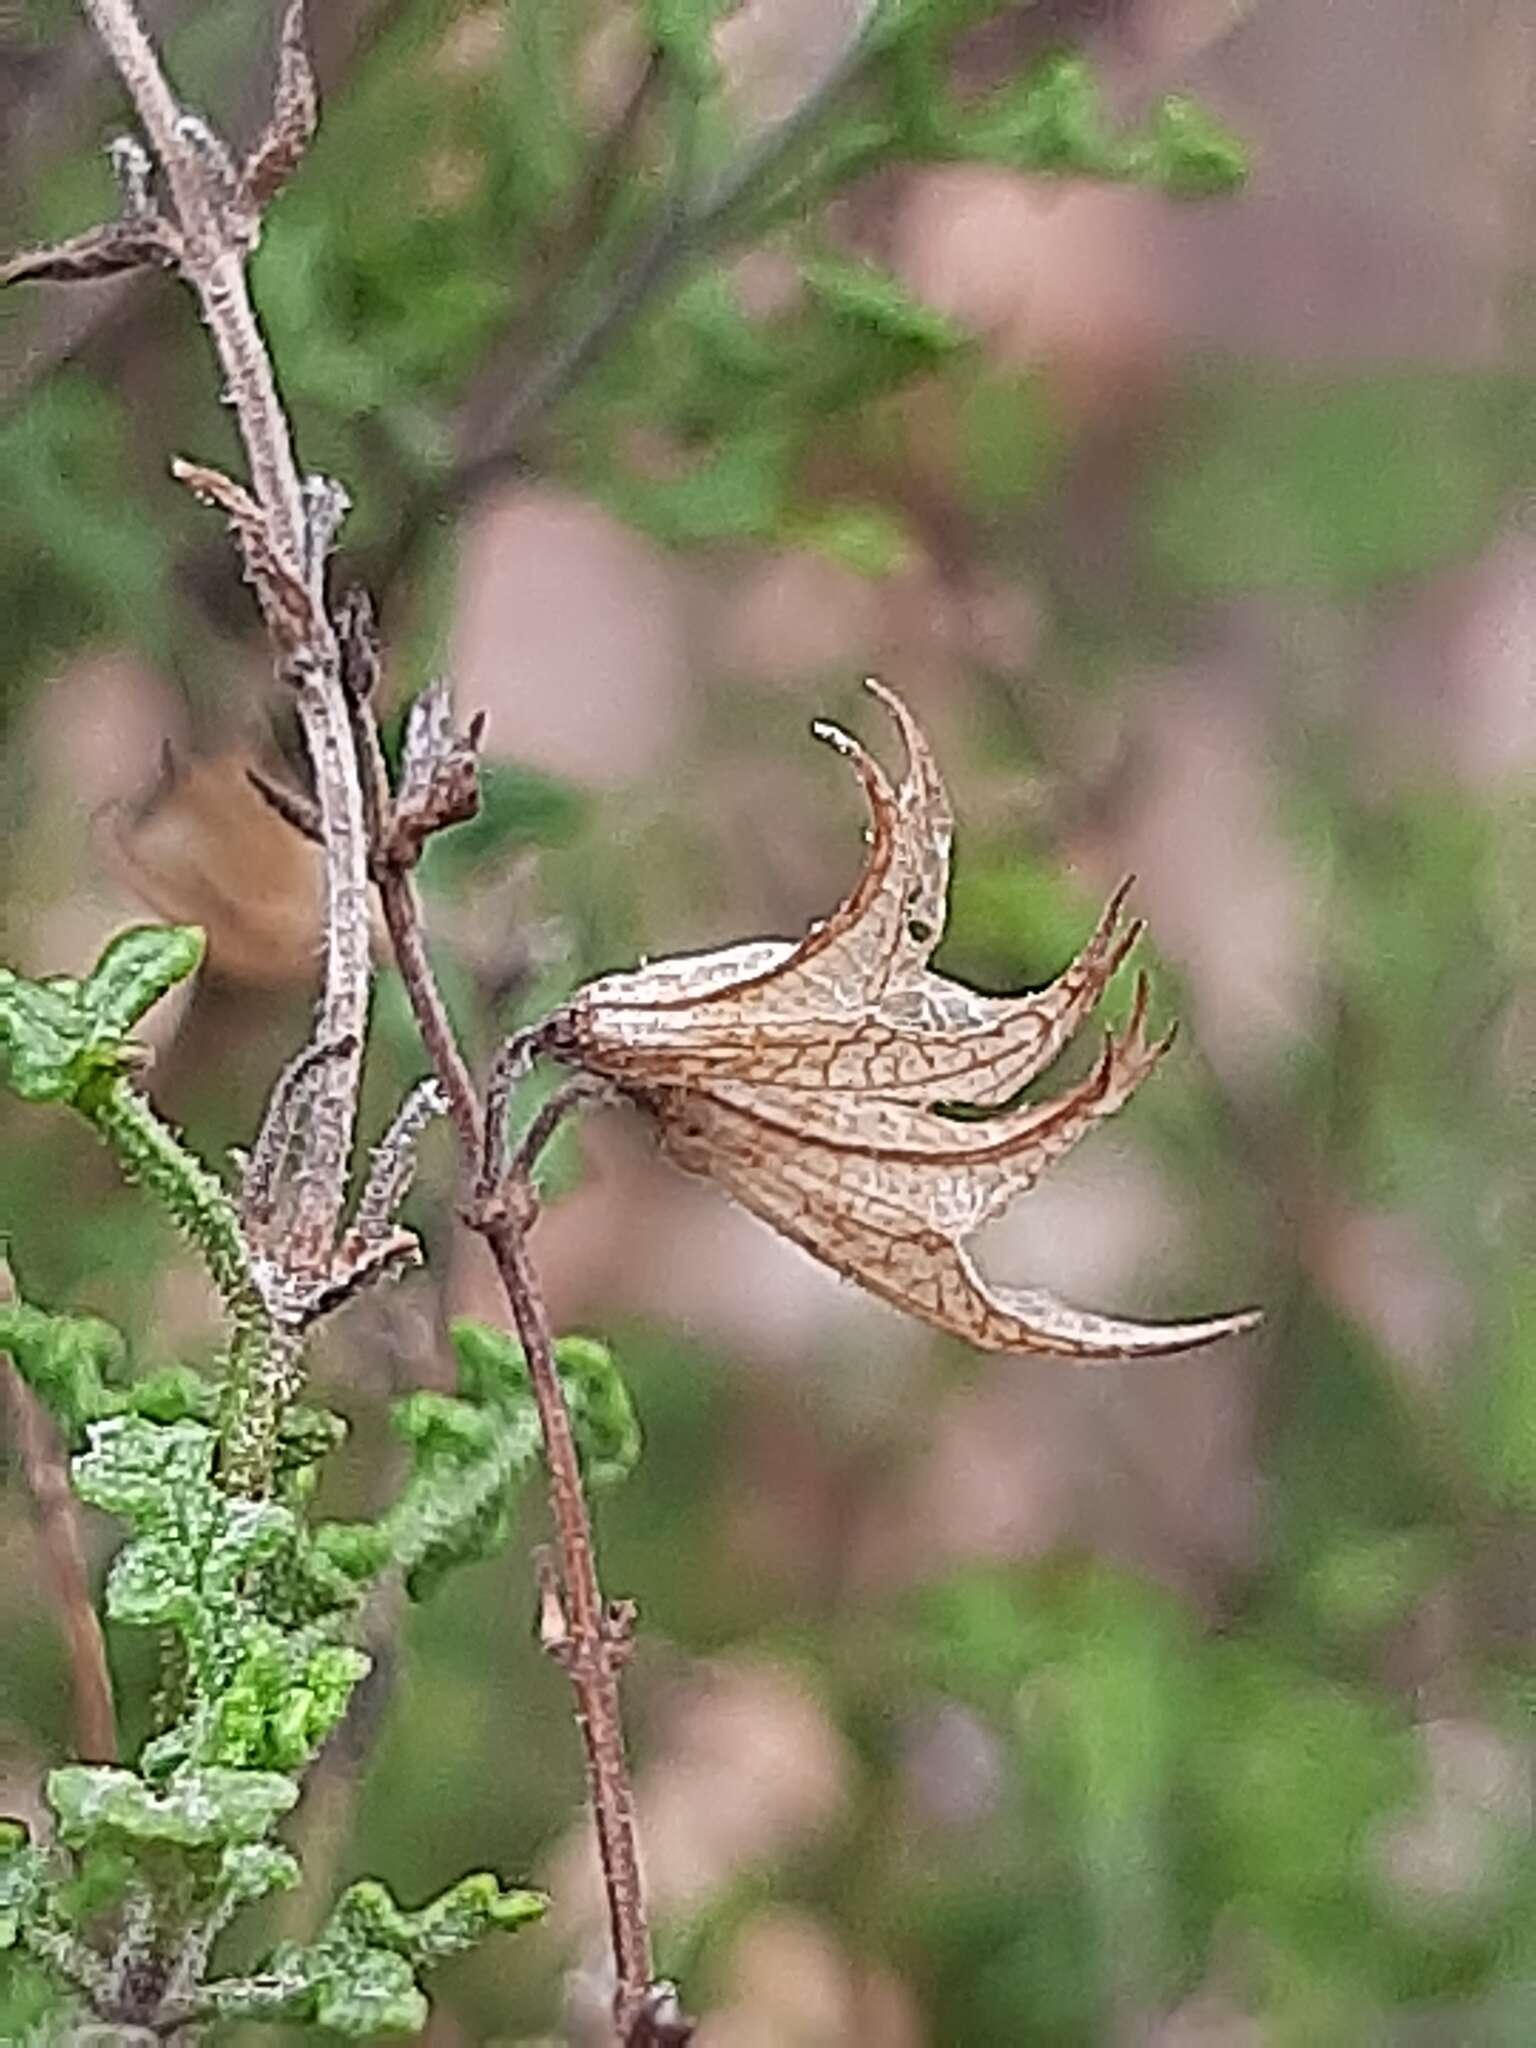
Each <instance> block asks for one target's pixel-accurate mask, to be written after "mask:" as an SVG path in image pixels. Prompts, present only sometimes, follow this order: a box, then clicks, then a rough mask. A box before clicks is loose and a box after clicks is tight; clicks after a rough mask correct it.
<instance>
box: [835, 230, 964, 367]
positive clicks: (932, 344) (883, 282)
mask: <svg viewBox="0 0 1536 2048" xmlns="http://www.w3.org/2000/svg"><path fill="white" fill-rule="evenodd" d="M800 275H801V277H802V278H803V279H804V281H805V286H806V289H807V291H808V292H809V293H810V295H811V297H812V298H813V299H814V300H815V301H816V303H817V304H818V305H820V306H821V307H823V308H824V309H825V310H826V311H827V312H828V313H830V314H831V315H832V316H833V317H834V318H835V319H836V320H838V321H840V322H843V323H845V324H846V325H847V326H849V327H851V328H852V329H853V330H854V331H855V332H857V333H859V334H861V335H868V336H877V337H878V338H879V339H880V340H881V341H884V342H894V343H897V344H899V345H900V346H901V347H902V348H904V349H907V350H910V351H911V353H912V355H913V356H914V357H915V358H926V359H927V360H928V361H930V362H933V363H938V362H942V361H943V360H944V359H945V358H946V357H947V356H951V355H953V354H954V353H955V352H956V350H957V349H962V348H964V347H965V346H966V342H967V337H966V335H965V333H964V331H963V330H962V329H961V328H959V327H957V326H956V325H955V323H954V322H953V321H952V320H950V319H949V318H947V317H946V315H944V314H943V313H940V312H937V311H936V310H935V309H934V308H933V307H932V306H925V305H924V304H923V302H922V300H921V299H917V298H914V297H913V296H912V294H911V292H909V291H908V290H907V288H906V286H905V285H904V284H903V283H902V282H901V280H900V278H898V277H896V276H895V275H894V274H893V273H892V272H890V271H888V270H882V269H880V268H879V266H878V265H877V264H873V263H856V262H852V261H850V260H849V259H848V258H847V257H842V256H818V257H814V258H812V259H811V260H810V261H808V262H805V263H802V264H801V266H800Z"/></svg>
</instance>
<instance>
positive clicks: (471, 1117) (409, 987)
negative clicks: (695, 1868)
mask: <svg viewBox="0 0 1536 2048" xmlns="http://www.w3.org/2000/svg"><path fill="white" fill-rule="evenodd" d="M379 889H380V897H381V900H382V903H383V909H384V920H385V923H386V925H387V926H388V928H389V934H390V939H391V941H392V943H393V946H394V951H395V958H396V960H397V962H398V963H399V967H400V973H401V977H402V979H403V980H404V982H405V987H406V992H407V994H408V996H409V998H410V1003H411V1008H412V1010H413V1012H414V1013H415V1017H416V1022H417V1026H418V1028H419V1030H420V1032H421V1035H422V1040H423V1043H424V1044H425V1045H426V1048H427V1051H428V1055H429V1057H430V1058H431V1061H432V1064H433V1067H434V1068H435V1070H436V1072H437V1076H438V1079H439V1081H440V1082H441V1083H442V1086H443V1090H444V1092H445V1094H446V1096H447V1098H448V1106H449V1114H450V1116H451V1118H452V1120H453V1125H454V1129H455V1131H456V1132H457V1134H458V1139H459V1147H460V1151H461V1153H462V1155H463V1170H464V1179H465V1184H466V1186H469V1187H471V1188H472V1187H474V1186H475V1185H476V1183H477V1182H478V1180H479V1178H480V1169H481V1160H482V1152H483V1141H484V1111H483V1109H482V1107H481V1103H480V1099H479V1095H478V1093H477V1091H476V1088H475V1084H474V1082H473V1080H472V1079H471V1077H470V1073H469V1069H468V1067H467V1066H466V1065H465V1063H464V1058H463V1055H462V1053H461V1052H460V1050H459V1045H458V1040H457V1038H456V1037H455V1035H454V1030H453V1025H452V1023H451V1021H450V1019H449V1017H448V1012H447V1008H446V1006H445V1004H444V1002H443V997H442V991H441V990H440V988H439V987H438V985H437V980H436V977H435V976H434V974H433V972H432V967H431V963H430V961H429V959H428V957H427V949H426V944H425V940H424V937H423V932H422V918H421V902H420V898H419V896H418V894H417V890H416V886H415V883H414V881H413V880H412V878H411V876H410V874H409V873H407V872H404V871H402V870H398V869H386V870H385V872H384V873H383V874H382V875H381V877H380V881H379ZM469 1221H470V1224H471V1227H472V1228H474V1229H475V1230H476V1231H478V1233H479V1234H480V1236H481V1237H483V1238H484V1240H485V1242H486V1245H487V1247H488V1248H489V1250H490V1253H491V1256H492V1258H493V1259H494V1260H495V1262H496V1270H497V1272H498V1273H499V1275H500V1276H501V1284H502V1287H503V1289H504V1290H505V1292H506V1296H507V1305H508V1307H509V1309H510V1310H511V1313H512V1321H513V1325H514V1327H515V1329H516V1331H517V1335H518V1341H519V1342H520V1343H521V1345H522V1347H523V1353H524V1356H525V1357H526V1359H527V1361H528V1377H529V1380H530V1382H531V1383H532V1387H533V1395H534V1400H535V1402H536V1404H537V1406H538V1411H539V1423H540V1426H541V1429H542V1431H543V1436H544V1459H545V1465H546V1468H547V1471H548V1474H549V1506H550V1519H551V1520H552V1522H553V1524H554V1529H555V1540H556V1544H557V1547H558V1551H559V1573H558V1583H555V1584H553V1585H550V1586H547V1587H546V1603H545V1616H544V1627H543V1640H544V1644H545V1647H546V1649H548V1650H549V1651H550V1653H551V1655H553V1656H554V1657H555V1658H556V1660H557V1662H559V1663H560V1664H561V1665H562V1666H563V1667H564V1669H565V1671H566V1674H567V1676H568V1677H569V1679H570V1681H571V1689H572V1691H573V1692H574V1694H575V1699H576V1722H577V1726H578V1727H579V1729H580V1731H581V1739H582V1747H583V1750H584V1751H585V1757H586V1771H587V1789H588V1794H589V1796H590V1799H591V1804H592V1816H593V1822H594V1825H595V1828H596V1831H597V1846H598V1856H599V1859H600V1862H601V1865H602V1878H603V1892H604V1897H605V1899H606V1902H607V1910H608V1927H609V1936H610V1940H611V1943H612V1948H613V1963H614V1974H615V1981H616V1989H615V1992H614V2007H613V2010H614V2022H615V2026H616V2028H617V2038H618V2039H619V2041H621V2042H623V2043H626V2044H634V2048H640V2044H642V2043H643V2042H644V2041H645V2040H646V2039H647V2033H646V2031H645V2030H646V2014H647V2012H648V2010H649V2009H650V2008H651V2002H652V1994H653V1990H654V1971H655V1964H654V1960H653V1955H652V1948H651V1934H650V1923H649V1920H648V1918H647V1914H646V1904H645V1889H644V1882H643V1879H642V1876H641V1870H640V1851H639V1842H638V1838H637V1835H636V1831H635V1814H634V1794H633V1791H632V1789H631V1786H630V1780H629V1767H628V1763H627V1760H626V1756H625V1745H624V1725H623V1717H622V1711H621V1707H620V1701H619V1673H620V1671H621V1670H622V1668H623V1665H624V1662H625V1660H626V1658H627V1656H628V1653H629V1645H630V1636H631V1632H632V1627H633V1613H632V1610H630V1609H628V1608H627V1607H609V1606H608V1605H607V1604H606V1603H605V1602H604V1600H603V1596H602V1590H601V1587H600V1584H599V1581H598V1575H597V1553H596V1545H595V1543H594V1541H593V1535H592V1518H591V1514H590V1512H589V1510H588V1507H587V1499H586V1494H585V1492H584V1491H583V1488H582V1483H581V1465H580V1461H579V1459H578V1456H577V1451H576V1439H575V1435H574V1432H573V1431H572V1428H571V1417H570V1411H569V1409H568V1408H567V1406H566V1400H565V1390H564V1388H563V1387H562V1386H561V1384H560V1375H559V1372H558V1370H557V1368H556V1365H555V1345H554V1337H553V1333H552V1332H551V1329H550V1324H549V1314H548V1310H547V1309H546V1307H545V1304H544V1296H543V1290H542V1288H541V1287H540V1285H539V1280H538V1275H537V1273H536V1271H535V1270H534V1267H533V1263H532V1261H531V1259H530V1258H529V1256H528V1246H527V1241H526V1236H525V1232H524V1229H523V1226H522V1224H521V1223H520V1222H519V1221H518V1220H517V1219H516V1218H514V1217H512V1216H509V1215H507V1214H505V1213H504V1212H503V1213H498V1212H497V1211H496V1210H495V1209H494V1208H493V1207H488V1208H486V1209H485V1211H484V1212H483V1213H481V1212H473V1213H471V1215H470V1217H469ZM551 1595H552V1596H553V1597H552V1598H550V1597H548V1596H551ZM676 2038H678V2039H684V2038H686V2036H685V2035H681V2034H679V2035H678V2036H676Z"/></svg>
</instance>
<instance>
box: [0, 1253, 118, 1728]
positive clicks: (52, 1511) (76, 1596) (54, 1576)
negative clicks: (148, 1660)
mask: <svg viewBox="0 0 1536 2048" xmlns="http://www.w3.org/2000/svg"><path fill="white" fill-rule="evenodd" d="M10 1299H11V1281H10V1273H9V1271H8V1270H7V1268H6V1266H5V1265H4V1263H3V1261H0V1301H8V1300H10ZM0 1405H3V1407H4V1410H5V1417H6V1424H7V1430H6V1433H7V1435H8V1436H9V1437H10V1439H11V1441H12V1442H13V1443H14V1444H15V1446H16V1455H17V1457H18V1459H19V1461H20V1464H21V1473H22V1477H23V1479H24V1480H25V1481H26V1486H27V1493H28V1495H29V1497H30V1499H31V1502H32V1516H33V1520H34V1521H35V1523H36V1525H37V1540H38V1543H39V1544H40V1546H41V1548H42V1553H43V1561H44V1564H45V1565H46V1567H47V1571H48V1576H49V1578H50V1579H51V1580H52V1581H53V1593H54V1612H55V1613H56V1614H57V1615H58V1617H59V1624H60V1627H61V1628H62V1630H63V1634H64V1641H65V1644H66V1646H67V1649H68V1653H69V1689H70V1697H71V1699H72V1700H73V1703H74V1747H73V1753H74V1754H75V1755H76V1756H78V1757H84V1758H88V1759H89V1760H90V1761H91V1762H93V1763H103V1764H110V1763H116V1761H117V1710H116V1707H115V1705H114V1703H113V1699H112V1676H111V1671H110V1668H109V1666H108V1664H107V1646H106V1642H105V1640H104V1639H103V1637H102V1633H101V1622H100V1621H99V1619H98V1618H97V1614H96V1609H95V1607H94V1606H93V1605H92V1602H91V1588H90V1581H89V1578H88V1576H87V1573H86V1568H85V1545H84V1544H83V1543H82V1541H81V1539H80V1504H79V1502H78V1501H77V1500H76V1498H75V1496H74V1494H73V1493H72V1492H71V1491H70V1485H69V1465H68V1459H67V1457H66V1455H65V1451H64V1446H63V1444H62V1443H61V1442H60V1441H59V1435H58V1431H57V1430H56V1429H55V1428H54V1426H53V1423H52V1422H51V1420H50V1419H49V1417H48V1415H47V1413H46V1411H45V1410H44V1408H43V1405H42V1403H41V1402H40V1401H39V1400H38V1398H37V1396H36V1395H35V1394H34V1393H33V1392H32V1389H31V1388H30V1387H29V1386H28V1385H27V1383H26V1381H25V1380H24V1379H23V1378H22V1377H21V1374H20V1373H19V1372H18V1371H17V1370H16V1368H15V1366H14V1365H13V1364H12V1363H11V1361H10V1359H9V1358H8V1357H7V1356H6V1354H5V1353H4V1352H0Z"/></svg>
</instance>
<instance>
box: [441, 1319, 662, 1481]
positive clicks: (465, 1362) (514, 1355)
mask: <svg viewBox="0 0 1536 2048" xmlns="http://www.w3.org/2000/svg"><path fill="white" fill-rule="evenodd" d="M449 1336H450V1338H451V1339H452V1342H453V1348H454V1353H455V1355H456V1357H457V1358H458V1361H459V1375H460V1382H461V1384H462V1385H463V1387H464V1389H465V1391H466V1393H468V1394H469V1395H470V1396H471V1397H472V1398H473V1399H476V1400H481V1401H502V1402H506V1403H509V1404H512V1403H516V1404H519V1405H520V1404H522V1403H526V1404H527V1405H528V1406H529V1408H530V1409H531V1407H532V1404H533V1393H532V1390H531V1388H530V1387H529V1383H528V1367H527V1363H526V1361H525V1360H524V1358H523V1350H522V1346H521V1345H520V1344H519V1343H518V1341H517V1339H516V1338H515V1337H512V1336H510V1335H509V1334H508V1333H507V1332H506V1331H505V1330H498V1329H495V1328H493V1327H492V1326H491V1325H490V1324H489V1323H480V1322H476V1321H475V1320H474V1318H473V1317H470V1316H461V1317H459V1318H458V1319H457V1320H456V1321H455V1322H454V1323H453V1324H452V1326H451V1327H450V1330H449ZM555 1364H556V1367H557V1369H558V1370H559V1374H560V1379H561V1383H562V1385H563V1386H564V1388H565V1398H566V1400H567V1402H568V1403H569V1405H570V1410H571V1423H572V1426H573V1428H574V1429H575V1432H576V1447H577V1449H578V1450H579V1451H580V1453H581V1459H582V1468H583V1470H584V1472H585V1474H586V1477H587V1479H588V1480H589V1482H590V1483H592V1484H593V1485H597V1486H602V1485H607V1484H609V1483H611V1482H612V1481H613V1480H616V1479H621V1478H623V1477H624V1476H625V1475H626V1474H627V1473H629V1472H631V1471H632V1470H633V1469H634V1466H635V1464H636V1462H637V1461H638V1459H639V1456H640V1425H639V1422H638V1420H637V1418H636V1416H635V1410H634V1403H633V1402H632V1401H631V1399H630V1396H629V1389H628V1388H627V1387H626V1386H625V1384H624V1380H623V1377H622V1375H621V1374H620V1372H619V1368H618V1366H617V1365H616V1364H615V1362H614V1358H613V1353H612V1352H611V1351H610V1350H609V1349H608V1347H607V1345H606V1344H600V1343H599V1342H598V1341H597V1339H596V1338H594V1337H561V1338H558V1339H557V1340H556V1343H555Z"/></svg>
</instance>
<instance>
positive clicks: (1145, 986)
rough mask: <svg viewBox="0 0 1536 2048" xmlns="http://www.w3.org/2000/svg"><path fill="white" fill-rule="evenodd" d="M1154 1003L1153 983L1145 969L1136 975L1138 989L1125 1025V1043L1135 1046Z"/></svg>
mask: <svg viewBox="0 0 1536 2048" xmlns="http://www.w3.org/2000/svg"><path fill="white" fill-rule="evenodd" d="M1151 1001H1152V983H1151V980H1150V978H1149V976H1148V974H1147V970H1146V969H1145V968H1144V967H1143V968H1141V969H1140V970H1139V971H1138V973H1137V975H1136V987H1135V990H1134V992H1133V993H1132V996H1131V1013H1130V1015H1129V1017H1127V1019H1126V1023H1125V1043H1126V1044H1127V1045H1131V1044H1134V1043H1135V1042H1136V1041H1137V1040H1138V1039H1139V1038H1140V1037H1141V1035H1142V1033H1143V1032H1144V1031H1145V1029H1146V1024H1147V1008H1148V1005H1149V1004H1150V1003H1151Z"/></svg>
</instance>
